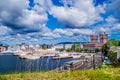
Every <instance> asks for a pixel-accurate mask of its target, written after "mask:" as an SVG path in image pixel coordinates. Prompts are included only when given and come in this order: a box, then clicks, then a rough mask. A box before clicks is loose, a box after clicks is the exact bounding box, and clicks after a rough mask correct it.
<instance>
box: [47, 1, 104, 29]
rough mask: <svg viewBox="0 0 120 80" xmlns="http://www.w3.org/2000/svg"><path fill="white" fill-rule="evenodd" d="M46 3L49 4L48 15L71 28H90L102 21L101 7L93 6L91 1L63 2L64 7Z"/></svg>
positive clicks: (102, 9)
mask: <svg viewBox="0 0 120 80" xmlns="http://www.w3.org/2000/svg"><path fill="white" fill-rule="evenodd" d="M70 1H71V2H70ZM48 3H49V4H50V11H49V13H50V14H51V15H53V16H54V17H55V18H57V19H58V20H59V21H60V22H62V23H64V24H65V25H67V26H68V27H72V28H80V27H85V26H90V25H92V24H94V23H96V22H98V21H101V20H103V18H102V17H101V16H100V14H102V13H105V10H104V7H103V6H102V5H100V6H94V4H93V0H86V1H84V0H66V1H65V2H64V1H63V5H64V6H55V5H54V4H52V2H50V0H49V2H48ZM69 5H70V7H69ZM86 5H87V6H86Z"/></svg>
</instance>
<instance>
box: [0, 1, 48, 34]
mask: <svg viewBox="0 0 120 80" xmlns="http://www.w3.org/2000/svg"><path fill="white" fill-rule="evenodd" d="M39 1H40V2H38V1H37V0H35V3H36V4H35V6H33V8H32V9H31V10H29V9H28V8H29V7H30V5H29V0H15V1H13V0H4V1H0V11H1V13H0V23H1V24H3V25H5V26H8V27H10V28H12V29H14V31H16V33H27V32H37V31H40V29H41V27H46V26H44V25H45V24H46V22H47V20H48V18H47V13H46V11H45V9H44V6H41V5H39V4H40V3H41V2H42V1H41V0H39ZM6 3H9V4H6ZM42 29H43V28H42Z"/></svg>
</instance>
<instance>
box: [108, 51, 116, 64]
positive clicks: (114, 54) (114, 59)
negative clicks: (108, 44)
mask: <svg viewBox="0 0 120 80" xmlns="http://www.w3.org/2000/svg"><path fill="white" fill-rule="evenodd" d="M116 55H117V52H114V51H110V53H109V59H110V60H111V61H112V62H113V63H117V58H116Z"/></svg>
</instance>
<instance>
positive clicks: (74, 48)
mask: <svg viewBox="0 0 120 80" xmlns="http://www.w3.org/2000/svg"><path fill="white" fill-rule="evenodd" d="M77 48H80V44H73V45H72V47H71V50H72V51H76V49H77Z"/></svg>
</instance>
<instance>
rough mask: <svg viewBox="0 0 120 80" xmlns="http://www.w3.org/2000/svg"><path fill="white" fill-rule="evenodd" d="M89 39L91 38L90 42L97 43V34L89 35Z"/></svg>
mask: <svg viewBox="0 0 120 80" xmlns="http://www.w3.org/2000/svg"><path fill="white" fill-rule="evenodd" d="M90 40H91V43H97V42H98V36H97V35H91V36H90Z"/></svg>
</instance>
